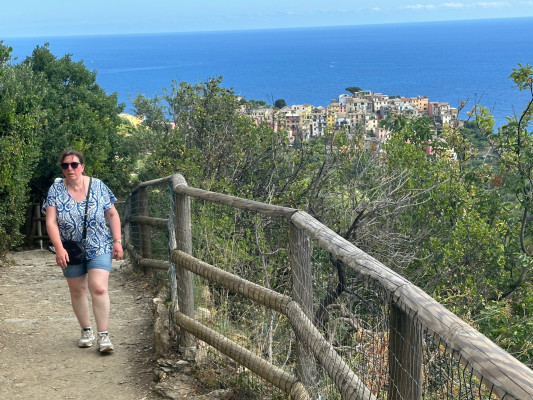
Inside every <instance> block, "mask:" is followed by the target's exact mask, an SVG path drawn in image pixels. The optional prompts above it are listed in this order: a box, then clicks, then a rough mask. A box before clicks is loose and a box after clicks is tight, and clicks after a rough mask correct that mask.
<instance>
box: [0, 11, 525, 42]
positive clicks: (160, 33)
mask: <svg viewBox="0 0 533 400" xmlns="http://www.w3.org/2000/svg"><path fill="white" fill-rule="evenodd" d="M516 19H533V16H525V17H502V18H466V19H449V20H428V21H409V22H407V21H405V22H383V23H360V24H353V25H314V26H294V27H284V28H279V27H277V28H246V29H213V30H190V31H161V32H131V33H92V34H90V33H88V34H72V35H57V34H53V35H31V36H4V37H3V38H0V42H5V41H6V39H32V38H56V37H91V36H139V35H169V34H208V33H230V32H258V31H273V30H276V31H283V30H299V29H324V28H348V27H359V26H381V25H417V24H435V23H452V22H468V21H472V22H480V21H500V20H516Z"/></svg>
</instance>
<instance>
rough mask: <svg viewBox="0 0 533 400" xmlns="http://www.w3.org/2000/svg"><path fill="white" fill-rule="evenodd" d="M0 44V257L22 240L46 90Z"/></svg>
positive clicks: (39, 146) (36, 159)
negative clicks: (12, 64) (42, 101)
mask: <svg viewBox="0 0 533 400" xmlns="http://www.w3.org/2000/svg"><path fill="white" fill-rule="evenodd" d="M10 52H11V48H9V47H7V46H4V45H3V44H2V43H1V42H0V255H2V254H3V253H4V252H5V251H7V250H9V249H10V248H12V247H13V246H15V245H18V244H20V242H21V240H22V233H21V229H20V228H21V226H23V224H24V219H25V214H26V208H27V206H28V204H29V190H30V185H29V182H30V179H31V177H32V175H33V173H34V172H35V171H36V164H37V161H38V157H39V156H40V154H41V140H40V136H39V131H40V127H41V124H42V116H43V112H42V105H41V100H42V98H43V97H44V96H45V94H46V88H45V86H44V85H43V83H42V81H41V80H40V79H39V77H38V76H36V75H35V74H34V73H33V71H32V70H31V69H30V68H28V67H27V66H24V65H17V66H11V65H10V63H9V62H10Z"/></svg>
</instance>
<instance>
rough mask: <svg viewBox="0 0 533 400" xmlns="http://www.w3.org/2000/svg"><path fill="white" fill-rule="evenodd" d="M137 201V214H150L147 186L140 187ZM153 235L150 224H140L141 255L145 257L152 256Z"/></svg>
mask: <svg viewBox="0 0 533 400" xmlns="http://www.w3.org/2000/svg"><path fill="white" fill-rule="evenodd" d="M137 202H138V205H139V206H138V209H137V215H139V216H146V217H147V216H148V215H149V208H148V190H147V189H146V187H140V188H139V190H138V192H137ZM151 235H152V229H151V227H150V226H148V225H145V224H140V226H139V236H140V240H141V256H142V257H144V258H152V250H151V247H150V237H151Z"/></svg>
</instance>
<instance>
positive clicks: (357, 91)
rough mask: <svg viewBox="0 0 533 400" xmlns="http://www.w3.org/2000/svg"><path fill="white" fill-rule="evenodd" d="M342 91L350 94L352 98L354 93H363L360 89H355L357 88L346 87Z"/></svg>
mask: <svg viewBox="0 0 533 400" xmlns="http://www.w3.org/2000/svg"><path fill="white" fill-rule="evenodd" d="M344 90H346V91H347V92H350V93H351V94H353V95H354V96H355V94H356V93H359V92H361V91H363V89H361V88H360V87H357V86H348V87H347V88H346V89H344Z"/></svg>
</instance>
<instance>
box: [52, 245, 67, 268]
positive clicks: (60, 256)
mask: <svg viewBox="0 0 533 400" xmlns="http://www.w3.org/2000/svg"><path fill="white" fill-rule="evenodd" d="M55 249H56V264H57V265H59V266H60V267H61V269H65V268H67V262H68V261H69V258H68V253H67V251H66V250H65V249H64V248H63V247H61V248H59V249H58V248H57V247H55Z"/></svg>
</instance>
